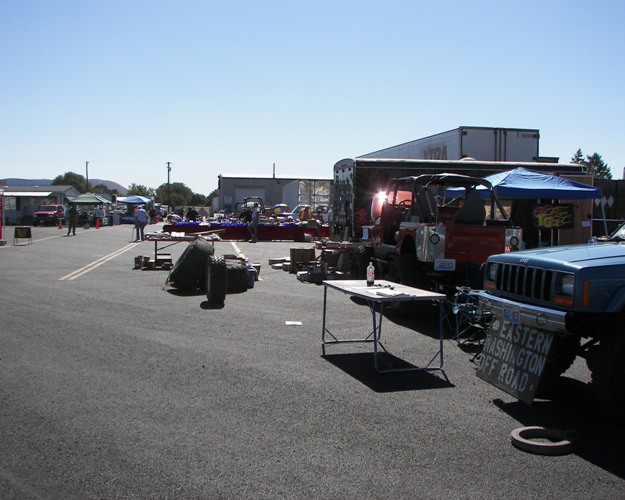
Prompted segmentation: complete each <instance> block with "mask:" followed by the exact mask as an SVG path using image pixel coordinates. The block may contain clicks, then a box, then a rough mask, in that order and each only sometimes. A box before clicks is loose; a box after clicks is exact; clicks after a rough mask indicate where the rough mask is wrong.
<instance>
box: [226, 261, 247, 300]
mask: <svg viewBox="0 0 625 500" xmlns="http://www.w3.org/2000/svg"><path fill="white" fill-rule="evenodd" d="M226 271H227V274H228V277H227V279H226V283H227V287H226V292H227V293H241V292H246V291H247V275H248V272H247V267H245V264H244V263H243V262H242V261H240V260H237V259H226Z"/></svg>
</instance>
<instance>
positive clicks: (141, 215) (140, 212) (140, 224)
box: [135, 205, 148, 241]
mask: <svg viewBox="0 0 625 500" xmlns="http://www.w3.org/2000/svg"><path fill="white" fill-rule="evenodd" d="M147 223H148V213H147V212H146V211H145V208H143V205H141V206H140V207H139V208H138V209H137V211H136V212H135V229H136V230H137V239H136V240H135V241H139V239H140V240H141V241H143V240H144V239H145V237H144V235H143V230H144V229H145V225H146V224H147Z"/></svg>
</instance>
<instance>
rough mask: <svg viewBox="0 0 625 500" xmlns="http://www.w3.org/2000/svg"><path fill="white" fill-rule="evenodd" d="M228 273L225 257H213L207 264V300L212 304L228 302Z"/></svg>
mask: <svg viewBox="0 0 625 500" xmlns="http://www.w3.org/2000/svg"><path fill="white" fill-rule="evenodd" d="M227 279H228V272H227V270H226V262H225V261H224V259H223V257H215V256H213V255H211V256H210V257H209V258H208V262H207V263H206V298H207V299H208V301H209V302H210V303H211V304H223V303H224V301H225V300H226V287H227V286H228V285H227Z"/></svg>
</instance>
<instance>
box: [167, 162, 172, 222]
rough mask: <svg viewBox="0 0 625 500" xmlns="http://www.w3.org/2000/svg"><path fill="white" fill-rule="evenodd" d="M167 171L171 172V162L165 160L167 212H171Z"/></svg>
mask: <svg viewBox="0 0 625 500" xmlns="http://www.w3.org/2000/svg"><path fill="white" fill-rule="evenodd" d="M169 172H171V162H170V161H168V162H167V206H168V207H169V209H168V210H169V213H172V210H171V198H170V196H169Z"/></svg>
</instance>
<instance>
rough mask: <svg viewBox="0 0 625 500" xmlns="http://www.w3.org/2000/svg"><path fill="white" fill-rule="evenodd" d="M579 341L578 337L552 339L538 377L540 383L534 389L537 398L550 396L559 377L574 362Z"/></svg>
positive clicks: (556, 337)
mask: <svg viewBox="0 0 625 500" xmlns="http://www.w3.org/2000/svg"><path fill="white" fill-rule="evenodd" d="M580 341H581V339H580V338H579V337H575V336H572V335H570V336H567V337H558V336H555V337H554V339H553V344H552V345H551V349H550V350H549V355H548V356H547V362H546V363H545V368H544V369H543V373H542V375H541V377H540V383H539V384H538V388H537V389H536V395H537V396H538V397H541V396H549V395H550V393H551V392H552V390H553V389H554V385H555V384H556V382H557V381H558V379H559V377H560V375H562V374H563V373H564V372H565V371H567V370H568V369H569V368H570V367H571V365H572V364H573V361H575V357H576V356H577V353H578V351H579V345H580Z"/></svg>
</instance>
